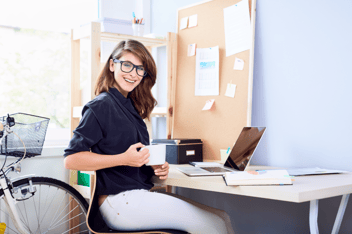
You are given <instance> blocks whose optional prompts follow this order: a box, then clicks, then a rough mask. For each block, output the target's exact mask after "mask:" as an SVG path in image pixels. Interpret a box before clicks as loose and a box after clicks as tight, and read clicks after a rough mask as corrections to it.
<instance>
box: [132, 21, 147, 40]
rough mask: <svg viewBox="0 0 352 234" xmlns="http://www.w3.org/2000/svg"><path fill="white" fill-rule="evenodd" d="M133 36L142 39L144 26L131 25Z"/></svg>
mask: <svg viewBox="0 0 352 234" xmlns="http://www.w3.org/2000/svg"><path fill="white" fill-rule="evenodd" d="M132 29H133V36H139V37H143V35H144V24H132Z"/></svg>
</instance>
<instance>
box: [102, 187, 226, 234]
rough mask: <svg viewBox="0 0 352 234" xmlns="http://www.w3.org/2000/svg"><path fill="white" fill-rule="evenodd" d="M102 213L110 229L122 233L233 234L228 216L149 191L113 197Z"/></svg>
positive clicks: (218, 211)
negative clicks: (169, 230)
mask: <svg viewBox="0 0 352 234" xmlns="http://www.w3.org/2000/svg"><path fill="white" fill-rule="evenodd" d="M99 209H100V212H101V214H102V216H103V219H104V220H105V222H106V224H107V225H108V227H110V228H111V229H116V230H121V231H138V230H148V229H177V230H183V231H186V232H189V233H202V234H203V233H211V234H217V233H218V234H225V233H233V230H232V227H231V222H230V219H229V217H228V215H227V214H226V213H225V212H223V211H220V210H217V209H214V208H210V207H207V206H205V205H201V204H195V203H194V202H192V203H190V202H187V201H184V200H181V199H179V198H176V197H174V196H170V195H166V194H163V193H156V192H149V191H147V190H131V191H126V192H122V193H119V194H117V195H109V196H108V197H107V198H106V199H105V201H104V203H103V204H102V205H101V206H100V208H99Z"/></svg>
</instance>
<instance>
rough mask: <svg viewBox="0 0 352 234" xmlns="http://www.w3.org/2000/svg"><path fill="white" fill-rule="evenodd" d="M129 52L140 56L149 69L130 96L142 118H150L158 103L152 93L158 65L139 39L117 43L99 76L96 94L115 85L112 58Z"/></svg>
mask: <svg viewBox="0 0 352 234" xmlns="http://www.w3.org/2000/svg"><path fill="white" fill-rule="evenodd" d="M128 52H129V53H132V54H133V55H135V56H136V57H138V58H139V59H140V60H141V61H142V65H143V67H144V68H145V70H146V71H147V75H146V76H145V77H143V79H142V80H141V82H140V83H139V85H138V86H137V87H136V88H135V89H134V90H133V91H132V92H130V94H129V96H130V98H131V99H132V101H133V102H134V106H135V107H136V109H137V111H138V113H139V115H140V116H141V117H142V119H145V118H148V119H149V117H150V114H151V112H152V110H153V109H154V107H155V106H156V104H157V101H156V100H155V98H154V97H153V94H152V87H153V86H154V84H155V81H156V65H155V62H154V59H153V57H152V56H151V54H150V53H149V51H148V50H147V49H146V48H145V47H144V45H143V44H142V43H140V42H139V41H136V40H131V39H128V40H124V41H121V42H120V43H119V44H117V46H116V47H115V48H114V50H113V51H112V53H111V54H110V56H109V58H108V61H107V62H106V63H105V66H104V68H103V70H102V71H101V73H100V75H99V76H98V79H97V82H96V84H95V95H99V94H101V93H102V92H109V89H110V88H112V87H114V85H115V84H116V81H115V78H114V73H113V72H111V71H110V59H120V58H121V57H122V56H123V55H124V54H126V53H128Z"/></svg>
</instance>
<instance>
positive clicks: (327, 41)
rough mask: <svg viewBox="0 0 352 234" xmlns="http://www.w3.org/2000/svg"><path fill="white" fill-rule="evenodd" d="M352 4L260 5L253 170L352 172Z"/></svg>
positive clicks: (339, 1) (325, 2)
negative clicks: (261, 135)
mask: <svg viewBox="0 0 352 234" xmlns="http://www.w3.org/2000/svg"><path fill="white" fill-rule="evenodd" d="M351 10H352V1H347V0H338V1H327V0H323V1H304V0H300V1H280V0H276V1H274V0H270V1H258V2H257V21H256V38H255V56H254V58H255V60H254V88H253V112H252V116H253V120H252V124H253V125H265V126H267V127H268V128H267V130H268V131H267V132H266V138H265V139H264V141H263V143H264V144H262V146H261V148H259V150H258V151H257V155H256V157H255V160H253V162H254V163H257V164H265V165H273V166H286V167H290V166H296V167H298V166H320V167H325V168H333V169H343V170H351V169H352V157H351V156H352V153H351V149H350V148H351V147H350V146H351V145H352V136H351V135H350V134H349V133H350V132H352V102H351V101H352V92H351V86H352V79H351V78H352V70H351V65H352V57H351V54H352V43H351V42H352V30H351V26H352V15H351Z"/></svg>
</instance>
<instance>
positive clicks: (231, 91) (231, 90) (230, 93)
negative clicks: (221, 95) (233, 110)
mask: <svg viewBox="0 0 352 234" xmlns="http://www.w3.org/2000/svg"><path fill="white" fill-rule="evenodd" d="M235 93H236V85H235V84H227V89H226V93H225V96H226V97H232V98H234V97H235Z"/></svg>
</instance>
